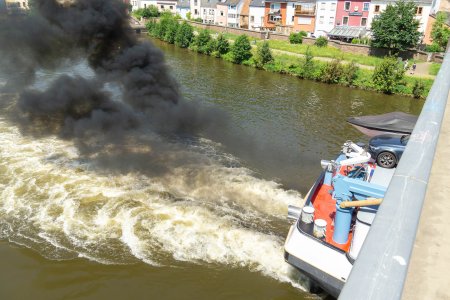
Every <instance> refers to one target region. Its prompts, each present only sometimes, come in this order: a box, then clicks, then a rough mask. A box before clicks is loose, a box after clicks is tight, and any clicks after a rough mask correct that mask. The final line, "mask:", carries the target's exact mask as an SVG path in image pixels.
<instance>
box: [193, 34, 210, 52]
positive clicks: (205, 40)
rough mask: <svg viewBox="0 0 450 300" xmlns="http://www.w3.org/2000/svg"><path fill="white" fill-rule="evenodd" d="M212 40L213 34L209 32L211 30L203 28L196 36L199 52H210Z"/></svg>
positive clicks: (195, 42) (195, 43)
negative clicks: (209, 45)
mask: <svg viewBox="0 0 450 300" xmlns="http://www.w3.org/2000/svg"><path fill="white" fill-rule="evenodd" d="M210 41H211V34H209V31H208V30H206V29H205V30H201V31H200V32H199V34H198V35H197V36H196V37H195V40H194V45H195V46H196V47H197V51H198V52H200V53H205V54H210V53H211V50H210V49H209V47H208V44H209V43H210ZM208 52H209V53H208Z"/></svg>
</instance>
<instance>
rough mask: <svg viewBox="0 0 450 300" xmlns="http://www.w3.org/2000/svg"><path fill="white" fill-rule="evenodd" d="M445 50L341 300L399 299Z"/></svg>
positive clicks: (437, 110)
mask: <svg viewBox="0 0 450 300" xmlns="http://www.w3.org/2000/svg"><path fill="white" fill-rule="evenodd" d="M449 50H450V48H448V49H447V52H446V55H445V57H444V61H443V63H442V66H441V69H440V71H439V73H438V75H437V77H436V79H435V81H434V83H433V86H432V88H431V90H430V93H429V94H428V97H427V100H426V102H425V104H424V106H423V109H422V112H421V114H420V116H419V119H418V121H417V123H416V126H415V127H414V130H413V132H412V135H411V137H410V140H409V142H408V145H407V147H406V149H405V152H404V154H403V156H402V159H401V160H400V163H399V164H398V167H397V170H396V171H395V174H394V176H393V178H392V180H391V183H390V185H389V187H388V190H387V192H386V195H385V198H384V201H383V203H382V204H381V205H380V208H379V210H378V213H377V215H376V217H375V220H374V222H373V224H372V226H371V229H370V231H369V234H368V236H367V238H366V241H365V242H364V245H363V247H362V249H361V252H360V253H359V256H358V259H357V260H356V262H355V264H354V266H353V269H352V271H351V273H350V276H349V278H348V280H347V283H346V284H345V285H344V288H343V290H342V292H341V294H340V296H339V299H340V300H347V299H348V300H350V299H371V300H378V299H379V300H387V299H400V298H401V296H402V292H403V287H404V284H405V280H406V276H407V271H408V265H409V261H410V258H411V253H412V250H413V246H414V242H415V237H416V232H417V228H418V225H419V219H420V214H421V211H422V206H423V202H424V199H425V192H426V189H427V185H428V180H429V177H430V172H431V167H432V164H433V159H434V155H435V152H436V147H437V142H438V137H439V133H440V129H441V124H442V120H443V117H444V112H445V108H446V105H447V99H448V95H449V90H450V51H449ZM449 105H450V104H449Z"/></svg>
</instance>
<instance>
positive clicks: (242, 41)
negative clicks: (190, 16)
mask: <svg viewBox="0 0 450 300" xmlns="http://www.w3.org/2000/svg"><path fill="white" fill-rule="evenodd" d="M146 26H147V29H148V32H149V34H150V35H151V36H153V37H156V38H159V39H161V40H163V41H166V42H168V43H170V44H175V45H176V46H178V47H181V48H190V49H191V50H194V51H197V52H199V53H203V54H207V55H213V56H216V57H222V56H226V57H227V59H229V60H231V61H232V62H234V63H236V64H241V63H254V64H255V65H257V66H258V67H262V66H263V65H265V64H267V63H269V62H270V61H273V56H272V53H271V52H270V49H269V45H268V43H264V44H263V45H262V46H261V47H259V49H258V51H257V55H256V57H254V58H253V54H252V51H251V50H252V47H251V45H250V40H249V38H248V37H247V36H246V35H241V36H239V37H238V38H236V40H235V41H234V43H233V44H232V45H230V43H229V42H228V40H227V39H226V38H225V37H224V36H223V35H222V34H219V35H218V36H217V37H216V38H214V37H213V36H212V35H211V34H210V32H209V31H208V30H201V31H200V32H199V33H198V34H197V35H195V34H194V27H193V26H192V25H190V24H188V23H187V22H182V23H181V24H180V22H179V18H178V17H176V16H172V15H168V14H165V15H162V16H161V18H160V20H159V22H157V21H155V20H152V21H150V22H148V23H147V25H146ZM251 59H252V60H251Z"/></svg>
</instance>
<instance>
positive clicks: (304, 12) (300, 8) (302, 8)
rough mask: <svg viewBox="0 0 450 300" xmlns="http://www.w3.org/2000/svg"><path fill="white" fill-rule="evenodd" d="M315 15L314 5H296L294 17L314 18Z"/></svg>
mask: <svg viewBox="0 0 450 300" xmlns="http://www.w3.org/2000/svg"><path fill="white" fill-rule="evenodd" d="M315 14H316V5H315V4H311V5H296V6H295V15H296V16H314V15H315Z"/></svg>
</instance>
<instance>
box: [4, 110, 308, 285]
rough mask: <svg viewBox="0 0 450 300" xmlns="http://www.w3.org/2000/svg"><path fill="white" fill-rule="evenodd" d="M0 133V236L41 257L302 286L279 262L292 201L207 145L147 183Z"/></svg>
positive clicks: (10, 129)
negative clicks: (226, 270) (248, 275)
mask: <svg viewBox="0 0 450 300" xmlns="http://www.w3.org/2000/svg"><path fill="white" fill-rule="evenodd" d="M0 135H1V136H2V143H1V144H0V157H1V158H2V159H1V161H0V190H1V199H2V201H1V202H0V238H2V239H7V240H9V241H11V242H13V243H16V244H20V245H24V246H26V247H29V248H32V249H34V250H36V251H38V252H39V253H40V254H41V255H43V256H45V257H47V258H49V259H56V260H64V259H73V258H76V257H83V258H86V259H89V260H93V261H97V262H99V263H104V264H128V263H133V262H136V261H137V260H140V261H143V262H145V263H148V264H151V265H153V266H158V265H170V264H174V263H176V261H187V262H192V263H200V264H201V263H210V264H227V265H230V266H233V267H246V268H249V269H250V270H251V271H258V272H260V273H262V274H264V275H266V276H270V277H272V278H275V279H277V280H280V281H283V282H290V283H291V284H292V285H294V286H296V287H299V288H302V286H303V284H302V283H301V282H300V281H301V280H299V279H298V276H299V275H298V274H297V275H296V276H295V277H294V276H290V272H291V270H290V267H289V266H288V265H287V264H286V263H285V262H284V260H283V240H284V239H283V236H284V234H285V232H284V231H285V230H286V227H287V226H286V224H285V223H284V222H283V221H282V219H284V217H285V211H286V207H287V205H288V204H295V203H298V202H299V201H300V200H301V197H300V195H299V194H298V193H297V192H294V191H285V190H283V189H281V188H280V187H279V185H278V184H276V183H275V182H272V181H266V180H262V179H258V178H257V177H255V176H254V174H253V173H252V172H251V171H250V170H248V169H246V168H244V167H242V166H240V165H239V162H238V161H237V160H236V159H235V158H233V157H232V156H230V155H226V154H224V153H220V151H219V150H217V149H218V147H217V145H215V144H214V143H212V142H211V141H209V140H204V139H200V140H198V141H196V142H195V143H191V144H189V145H187V144H186V143H184V146H185V148H186V149H187V150H186V151H188V152H190V153H191V154H192V155H194V156H201V157H203V158H204V159H203V163H200V164H199V163H198V162H199V160H195V163H192V164H180V165H178V166H177V167H175V168H174V169H173V170H171V172H165V173H164V174H162V175H161V176H153V177H152V176H148V175H146V174H142V173H139V172H128V173H126V174H125V173H122V174H121V173H113V174H111V173H109V172H104V171H102V169H101V167H100V165H98V164H96V161H95V160H92V161H90V160H89V159H87V158H86V157H81V156H80V155H79V153H78V149H77V148H76V147H74V145H73V144H72V142H69V141H63V140H61V139H57V138H54V137H45V138H41V139H35V138H28V137H26V136H23V135H21V134H20V132H19V130H18V129H17V128H16V127H15V126H13V125H11V124H10V123H8V122H7V121H6V120H4V119H0ZM178 143H183V142H182V141H178ZM170 156H171V155H170V153H166V154H165V157H170Z"/></svg>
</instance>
